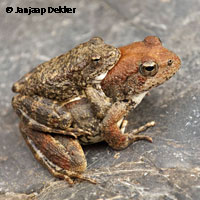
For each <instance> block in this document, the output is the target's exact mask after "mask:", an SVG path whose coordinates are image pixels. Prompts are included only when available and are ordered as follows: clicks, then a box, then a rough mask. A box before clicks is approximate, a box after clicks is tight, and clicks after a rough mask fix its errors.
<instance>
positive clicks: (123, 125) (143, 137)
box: [117, 118, 156, 142]
mask: <svg viewBox="0 0 200 200" xmlns="http://www.w3.org/2000/svg"><path fill="white" fill-rule="evenodd" d="M155 124H156V123H155V121H151V122H148V123H146V124H145V125H143V126H140V127H139V128H136V129H134V130H133V131H131V132H130V133H128V134H129V140H131V141H133V142H135V141H137V140H147V141H148V142H153V140H152V138H151V137H149V136H146V135H138V134H139V133H141V132H143V131H145V130H147V129H148V128H150V127H153V126H155ZM127 125H128V121H127V120H123V118H122V119H121V120H119V121H118V122H117V126H118V127H119V129H120V130H121V133H123V134H124V132H125V128H126V126H127Z"/></svg>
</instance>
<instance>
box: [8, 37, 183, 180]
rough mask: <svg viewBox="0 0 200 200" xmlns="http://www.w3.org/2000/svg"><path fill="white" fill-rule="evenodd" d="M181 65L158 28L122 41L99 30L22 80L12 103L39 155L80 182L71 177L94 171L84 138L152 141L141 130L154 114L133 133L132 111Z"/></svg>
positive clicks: (117, 144) (116, 144)
mask: <svg viewBox="0 0 200 200" xmlns="http://www.w3.org/2000/svg"><path fill="white" fill-rule="evenodd" d="M179 67H180V59H179V58H178V56H177V55H176V54H174V53H173V52H171V51H169V50H168V49H166V48H164V47H163V46H162V43H161V41H160V40H159V38H157V37H155V36H148V37H146V38H145V39H144V41H141V42H135V43H132V44H130V45H127V46H124V47H120V48H115V47H112V46H110V45H106V44H105V43H104V42H103V41H102V39H100V38H93V39H91V40H90V41H88V42H86V43H83V44H81V45H79V46H77V47H75V48H74V49H72V50H71V51H69V52H68V53H67V54H64V55H61V56H59V57H56V58H53V59H51V60H50V61H49V62H46V63H43V64H41V65H39V66H38V67H37V68H35V69H34V70H32V71H31V72H30V73H28V74H26V75H25V76H24V77H23V78H22V79H20V80H19V81H18V82H16V83H15V84H14V86H13V91H14V92H18V93H20V94H18V95H16V96H15V97H13V101H12V105H13V108H14V109H15V111H16V113H17V114H18V115H19V117H20V120H21V121H20V130H21V132H22V135H23V137H24V139H25V140H26V142H27V144H28V145H29V147H30V148H31V150H32V151H33V153H34V155H35V157H36V159H38V160H39V161H40V162H42V163H43V164H44V165H45V166H46V167H47V168H48V170H49V171H50V172H51V173H52V174H53V175H54V176H56V177H59V178H63V179H65V180H67V181H68V182H69V183H73V180H72V178H79V179H84V180H85V179H87V178H85V177H84V176H83V175H82V174H81V173H82V172H84V171H85V169H86V164H87V162H86V159H85V155H84V152H83V150H82V147H81V145H80V144H92V143H97V142H100V141H103V140H104V141H106V142H107V143H108V144H109V146H111V147H112V148H113V149H118V150H119V149H124V148H126V147H127V146H128V145H130V144H131V143H133V142H134V141H136V140H148V141H150V142H151V141H152V139H151V138H150V137H149V136H145V135H138V134H139V133H140V132H142V131H144V130H146V129H147V128H148V127H151V126H154V125H155V122H154V121H152V122H149V123H147V124H145V125H144V126H141V127H139V128H137V129H134V130H132V131H131V132H129V133H128V132H125V131H126V126H127V124H128V121H127V120H126V119H125V117H126V115H127V114H128V113H129V111H130V110H131V109H132V108H135V107H136V106H137V105H138V104H139V103H140V102H141V101H142V99H143V98H144V97H145V95H146V93H147V92H148V91H149V90H150V89H151V88H153V87H156V86H158V85H160V84H162V83H164V82H165V81H166V80H168V79H169V78H170V77H172V76H173V75H174V74H175V72H176V71H177V70H178V69H179ZM87 180H90V179H87ZM90 181H91V180H90Z"/></svg>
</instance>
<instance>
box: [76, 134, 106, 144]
mask: <svg viewBox="0 0 200 200" xmlns="http://www.w3.org/2000/svg"><path fill="white" fill-rule="evenodd" d="M78 139H79V141H80V143H81V144H83V145H88V144H94V143H98V142H102V141H103V140H104V139H103V137H102V135H100V134H96V135H85V136H81V137H80V138H78Z"/></svg>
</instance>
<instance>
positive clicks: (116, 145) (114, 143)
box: [101, 102, 155, 150]
mask: <svg viewBox="0 0 200 200" xmlns="http://www.w3.org/2000/svg"><path fill="white" fill-rule="evenodd" d="M127 106H128V104H127V103H124V102H116V103H114V104H113V105H112V107H111V108H110V109H109V111H108V113H107V115H106V117H105V118H104V119H103V121H102V124H101V127H102V132H103V134H104V139H105V141H106V142H107V143H108V144H109V146H111V147H112V148H113V149H118V150H119V149H124V148H126V147H128V145H130V144H132V143H133V142H134V141H137V140H147V141H149V142H152V138H151V137H149V136H146V135H137V134H139V133H140V132H142V131H144V130H146V129H147V128H149V127H152V126H154V125H155V122H154V121H152V122H149V123H147V124H145V125H144V126H141V127H139V128H138V129H134V130H133V131H132V132H130V133H124V131H125V127H126V125H127V121H126V120H123V119H124V116H125V115H127V112H128V111H127V110H128V109H127Z"/></svg>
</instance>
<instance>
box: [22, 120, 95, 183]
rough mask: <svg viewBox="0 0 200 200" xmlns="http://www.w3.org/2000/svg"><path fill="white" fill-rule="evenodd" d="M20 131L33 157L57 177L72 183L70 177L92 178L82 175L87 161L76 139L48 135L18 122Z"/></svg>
mask: <svg viewBox="0 0 200 200" xmlns="http://www.w3.org/2000/svg"><path fill="white" fill-rule="evenodd" d="M20 131H21V133H22V135H23V137H24V139H25V141H26V143H27V144H28V146H29V147H30V149H31V151H32V152H33V154H34V156H35V158H36V159H37V160H38V161H39V162H40V163H41V164H43V165H44V166H45V167H47V169H48V170H49V172H50V173H51V174H52V175H54V176H55V177H57V178H61V179H64V180H66V181H67V182H68V183H70V184H73V182H74V181H73V180H72V178H78V179H80V180H87V181H90V182H92V183H95V181H94V180H91V179H89V178H86V177H84V176H83V175H82V174H81V173H82V172H84V171H85V170H86V166H87V162H86V159H85V155H84V152H83V150H82V147H81V145H80V144H79V142H78V140H77V139H75V138H72V137H69V136H63V135H57V134H56V135H50V134H48V133H43V132H40V131H37V130H33V129H31V128H30V127H27V126H26V125H25V124H24V123H23V122H21V123H20Z"/></svg>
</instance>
